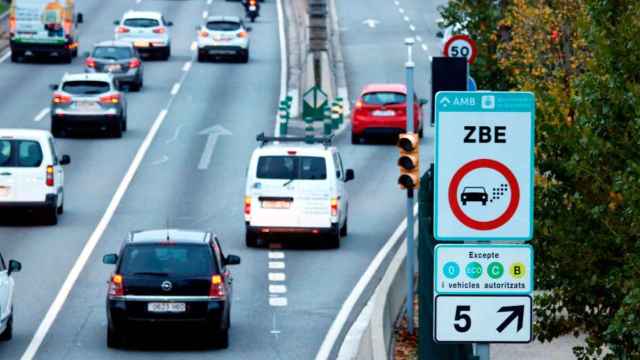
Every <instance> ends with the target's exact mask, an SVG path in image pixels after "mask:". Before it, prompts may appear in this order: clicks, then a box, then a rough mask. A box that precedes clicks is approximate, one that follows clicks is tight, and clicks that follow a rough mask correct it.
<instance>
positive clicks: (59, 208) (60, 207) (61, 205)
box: [56, 192, 64, 215]
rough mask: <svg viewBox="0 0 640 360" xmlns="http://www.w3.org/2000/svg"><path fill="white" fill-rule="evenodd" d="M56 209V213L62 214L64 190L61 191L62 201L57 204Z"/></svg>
mask: <svg viewBox="0 0 640 360" xmlns="http://www.w3.org/2000/svg"><path fill="white" fill-rule="evenodd" d="M56 211H57V212H58V215H62V214H64V192H62V202H61V203H60V206H58V208H57V209H56Z"/></svg>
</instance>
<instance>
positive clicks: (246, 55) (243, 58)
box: [240, 50, 249, 64]
mask: <svg viewBox="0 0 640 360" xmlns="http://www.w3.org/2000/svg"><path fill="white" fill-rule="evenodd" d="M240 62H241V63H243V64H246V63H248V62H249V50H245V51H243V52H241V53H240Z"/></svg>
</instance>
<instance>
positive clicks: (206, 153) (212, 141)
mask: <svg viewBox="0 0 640 360" xmlns="http://www.w3.org/2000/svg"><path fill="white" fill-rule="evenodd" d="M198 135H207V136H208V138H207V144H206V145H205V146H204V150H203V151H202V156H201V157H200V162H199V163H198V170H206V169H208V168H209V163H210V162H211V157H212V156H213V150H214V149H215V148H216V143H217V142H218V137H220V136H221V135H231V132H230V131H229V130H227V129H225V128H223V127H222V126H220V125H213V126H211V127H209V128H206V129H204V130H202V131H200V132H199V133H198Z"/></svg>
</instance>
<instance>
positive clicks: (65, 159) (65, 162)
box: [60, 155, 71, 165]
mask: <svg viewBox="0 0 640 360" xmlns="http://www.w3.org/2000/svg"><path fill="white" fill-rule="evenodd" d="M69 164H71V158H70V157H69V155H62V158H61V159H60V165H69Z"/></svg>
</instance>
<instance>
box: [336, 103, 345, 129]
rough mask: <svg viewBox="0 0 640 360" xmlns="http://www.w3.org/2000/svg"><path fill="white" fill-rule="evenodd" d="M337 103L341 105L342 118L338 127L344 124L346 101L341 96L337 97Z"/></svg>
mask: <svg viewBox="0 0 640 360" xmlns="http://www.w3.org/2000/svg"><path fill="white" fill-rule="evenodd" d="M336 103H337V104H338V105H340V117H339V119H338V126H340V125H342V123H343V122H344V99H342V97H341V96H338V97H336Z"/></svg>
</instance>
